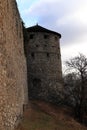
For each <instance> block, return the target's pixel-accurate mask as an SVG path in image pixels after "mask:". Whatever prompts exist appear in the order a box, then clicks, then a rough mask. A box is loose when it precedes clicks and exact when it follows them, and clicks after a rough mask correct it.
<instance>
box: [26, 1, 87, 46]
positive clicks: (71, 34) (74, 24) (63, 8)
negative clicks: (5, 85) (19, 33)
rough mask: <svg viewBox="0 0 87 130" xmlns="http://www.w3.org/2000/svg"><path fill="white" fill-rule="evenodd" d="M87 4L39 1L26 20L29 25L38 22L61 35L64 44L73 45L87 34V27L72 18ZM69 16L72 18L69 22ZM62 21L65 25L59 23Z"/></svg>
mask: <svg viewBox="0 0 87 130" xmlns="http://www.w3.org/2000/svg"><path fill="white" fill-rule="evenodd" d="M85 4H87V1H86V0H84V1H82V0H66V1H65V0H38V1H37V3H36V4H34V5H33V6H32V7H31V8H29V9H28V10H26V12H27V13H25V18H26V19H27V20H26V21H27V22H28V23H29V22H31V23H34V22H36V21H37V22H38V23H39V24H40V25H42V26H44V27H47V28H49V29H52V30H54V31H57V32H59V33H61V34H62V43H63V44H70V43H71V44H72V43H73V42H74V41H76V40H77V39H79V37H81V36H82V35H84V34H85V33H87V25H86V26H84V25H82V24H81V23H80V22H79V19H75V18H74V17H72V16H73V14H75V12H76V11H77V10H78V9H79V8H81V7H84V5H85ZM67 16H71V18H70V20H68V21H66V17H67ZM61 19H63V22H64V24H61V22H60V23H59V21H61Z"/></svg>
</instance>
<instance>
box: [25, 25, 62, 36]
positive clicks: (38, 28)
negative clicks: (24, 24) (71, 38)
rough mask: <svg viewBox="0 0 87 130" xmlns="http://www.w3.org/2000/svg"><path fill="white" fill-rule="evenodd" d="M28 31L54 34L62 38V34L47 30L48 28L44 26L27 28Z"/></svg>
mask: <svg viewBox="0 0 87 130" xmlns="http://www.w3.org/2000/svg"><path fill="white" fill-rule="evenodd" d="M27 31H29V32H47V33H53V34H56V35H58V36H59V37H60V38H61V34H60V33H57V32H55V31H51V30H49V29H46V28H44V27H42V26H39V25H38V24H37V25H35V26H32V27H29V28H27Z"/></svg>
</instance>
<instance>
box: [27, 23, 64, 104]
mask: <svg viewBox="0 0 87 130" xmlns="http://www.w3.org/2000/svg"><path fill="white" fill-rule="evenodd" d="M33 27H34V29H36V30H35V31H36V32H35V31H34V29H33ZM33 27H32V30H31V29H29V28H28V29H27V31H28V41H27V42H26V47H25V48H26V57H27V67H28V84H29V97H30V98H39V99H45V100H48V101H50V100H51V99H52V98H55V99H56V96H58V95H60V91H61V90H62V88H63V87H62V68H61V54H60V35H59V36H58V35H57V34H55V33H54V32H53V33H52V32H51V31H48V30H47V31H48V32H47V31H46V32H45V31H44V30H45V29H43V28H42V27H41V26H39V25H36V26H33ZM30 28H31V27H30ZM38 28H39V29H38ZM42 29H43V30H42ZM41 31H44V32H41ZM52 96H54V97H52Z"/></svg>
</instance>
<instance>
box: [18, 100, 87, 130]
mask: <svg viewBox="0 0 87 130" xmlns="http://www.w3.org/2000/svg"><path fill="white" fill-rule="evenodd" d="M70 113H71V110H70V108H62V107H57V106H54V105H52V104H49V103H45V102H40V101H31V103H30V107H28V109H27V110H26V111H25V113H24V119H23V121H22V122H21V123H20V125H19V126H18V128H17V129H16V130H87V127H84V126H82V125H80V124H79V123H77V122H76V121H75V120H74V119H73V118H72V117H70Z"/></svg>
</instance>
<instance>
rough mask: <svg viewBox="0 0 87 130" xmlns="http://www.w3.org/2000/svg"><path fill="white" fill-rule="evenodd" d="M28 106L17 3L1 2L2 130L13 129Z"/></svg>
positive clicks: (10, 0) (0, 109) (0, 75)
mask: <svg viewBox="0 0 87 130" xmlns="http://www.w3.org/2000/svg"><path fill="white" fill-rule="evenodd" d="M26 103H27V78H26V61H25V57H24V50H23V34H22V24H21V19H20V15H19V12H18V9H17V4H16V1H15V0H0V130H13V129H14V127H15V125H16V124H17V122H18V121H19V120H20V118H21V117H22V113H23V106H24V104H26Z"/></svg>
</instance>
